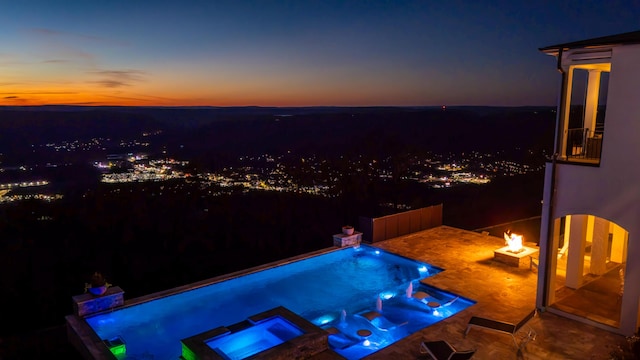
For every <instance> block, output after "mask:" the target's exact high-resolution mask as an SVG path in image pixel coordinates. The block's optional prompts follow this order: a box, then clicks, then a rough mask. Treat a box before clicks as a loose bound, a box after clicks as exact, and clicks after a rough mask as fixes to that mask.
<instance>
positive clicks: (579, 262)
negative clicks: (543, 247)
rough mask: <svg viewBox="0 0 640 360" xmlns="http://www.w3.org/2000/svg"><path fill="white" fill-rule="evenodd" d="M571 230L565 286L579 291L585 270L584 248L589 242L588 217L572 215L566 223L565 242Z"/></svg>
mask: <svg viewBox="0 0 640 360" xmlns="http://www.w3.org/2000/svg"><path fill="white" fill-rule="evenodd" d="M567 229H569V236H568V240H569V249H568V250H567V279H566V281H565V285H566V286H567V287H568V288H571V289H577V288H579V287H580V285H582V280H583V276H582V273H583V270H584V247H585V243H586V240H587V215H572V216H571V219H570V220H569V219H567V221H566V223H565V241H566V240H567Z"/></svg>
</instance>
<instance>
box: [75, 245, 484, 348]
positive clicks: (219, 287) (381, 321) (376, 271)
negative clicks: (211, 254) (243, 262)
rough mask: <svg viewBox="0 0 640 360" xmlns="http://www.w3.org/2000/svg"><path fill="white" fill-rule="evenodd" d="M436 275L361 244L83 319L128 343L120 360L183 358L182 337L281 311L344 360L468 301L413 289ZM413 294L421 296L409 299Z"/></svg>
mask: <svg viewBox="0 0 640 360" xmlns="http://www.w3.org/2000/svg"><path fill="white" fill-rule="evenodd" d="M440 271H442V269H439V268H436V267H433V266H431V265H429V264H425V263H422V262H418V261H414V260H412V259H408V258H405V257H401V256H398V255H395V254H392V253H389V252H385V251H383V250H380V249H377V248H375V247H371V246H367V245H361V246H359V247H355V248H343V249H339V250H336V251H330V252H327V253H324V254H321V255H317V256H313V257H309V258H306V259H302V260H298V261H294V262H289V263H285V264H282V265H280V266H275V267H271V268H269V269H266V270H262V271H258V272H254V273H250V274H247V275H243V276H240V277H235V278H232V279H229V280H226V281H222V282H217V283H214V284H211V285H206V286H203V287H199V288H196V289H192V290H188V291H184V292H180V293H177V294H174V295H170V296H166V297H161V298H158V299H155V300H151V301H148V302H144V303H140V304H137V305H133V306H128V307H124V308H121V309H118V310H115V311H112V312H108V313H104V314H99V315H95V316H92V317H88V318H87V319H86V321H87V322H88V323H89V325H90V326H91V328H93V330H94V331H95V332H96V333H97V334H98V336H99V337H100V338H101V339H111V338H115V337H118V336H119V337H121V338H122V339H123V340H124V341H125V342H126V350H127V354H126V356H125V357H124V358H126V359H134V358H153V359H176V358H178V357H180V355H181V344H180V340H181V339H185V338H188V337H191V336H193V335H195V334H199V333H202V332H204V331H207V330H210V329H213V328H216V327H219V326H228V325H232V324H235V323H238V322H241V321H243V320H245V319H247V318H248V317H250V316H252V315H254V314H258V313H261V312H264V311H266V310H269V309H273V308H275V307H277V306H284V307H286V308H288V309H289V310H291V311H293V312H295V313H297V314H298V315H300V316H301V317H303V318H305V319H307V320H309V321H311V322H312V323H314V324H315V325H318V326H320V327H323V328H325V329H330V330H331V331H334V332H335V334H334V335H331V336H330V339H329V340H330V341H329V342H330V345H331V346H332V348H333V349H334V350H335V351H337V352H338V353H340V354H342V355H343V356H345V357H347V358H349V359H359V358H362V357H364V356H366V355H368V354H371V353H373V352H375V351H377V350H379V349H381V348H383V347H385V346H388V345H390V344H392V343H393V342H395V341H398V340H399V339H402V338H404V337H406V336H407V335H409V334H412V333H414V332H416V331H418V330H420V329H423V328H425V327H427V326H429V325H431V324H433V323H435V322H437V321H440V320H442V319H444V318H446V317H448V316H451V315H453V314H455V313H457V312H459V311H461V310H463V309H465V308H467V307H468V306H470V305H472V304H473V302H472V301H470V300H468V299H463V298H459V297H456V296H455V294H450V293H446V292H442V291H439V290H437V289H434V288H426V287H424V285H420V284H419V282H418V280H420V279H423V278H425V277H428V276H431V275H434V274H436V273H438V272H440ZM407 289H409V291H407ZM418 292H420V293H421V294H426V298H423V299H421V300H419V299H417V298H414V297H413V296H411V295H412V294H416V293H418ZM407 295H410V296H409V297H407ZM429 302H432V303H435V302H437V303H439V304H441V305H447V306H441V307H440V308H437V309H435V310H434V309H433V308H431V307H429V306H428V305H427V303H429ZM380 308H381V309H380ZM376 309H378V310H380V311H379V313H381V314H380V315H381V316H378V318H377V319H373V320H370V319H369V318H371V316H368V314H367V313H368V312H370V311H372V310H376ZM358 330H369V331H370V332H371V335H369V336H364V337H363V336H360V335H358ZM362 333H363V332H360V334H362ZM342 340H344V341H342Z"/></svg>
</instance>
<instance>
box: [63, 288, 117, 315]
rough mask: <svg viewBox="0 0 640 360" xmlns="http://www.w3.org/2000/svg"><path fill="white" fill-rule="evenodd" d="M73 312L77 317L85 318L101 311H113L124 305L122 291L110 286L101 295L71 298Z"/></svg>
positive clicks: (87, 294) (84, 295) (83, 295)
mask: <svg viewBox="0 0 640 360" xmlns="http://www.w3.org/2000/svg"><path fill="white" fill-rule="evenodd" d="M72 300H73V312H74V313H75V314H76V315H78V316H87V315H91V314H93V313H97V312H100V311H103V310H108V309H113V308H114V307H116V306H121V305H123V304H124V291H123V290H122V289H121V288H120V287H119V286H111V287H109V288H108V289H107V292H105V293H104V294H103V295H100V296H95V295H92V294H89V293H86V294H82V295H76V296H74V297H72Z"/></svg>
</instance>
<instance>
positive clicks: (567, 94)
mask: <svg viewBox="0 0 640 360" xmlns="http://www.w3.org/2000/svg"><path fill="white" fill-rule="evenodd" d="M573 70H574V69H573V68H571V67H570V68H569V71H567V72H566V82H565V83H564V89H562V92H563V94H562V96H563V97H564V99H563V100H564V101H563V102H562V104H564V108H563V109H560V111H562V118H561V119H562V129H558V130H560V131H562V132H561V133H559V134H558V136H561V137H562V140H561V141H560V149H559V150H560V152H559V153H558V154H559V155H560V157H561V158H563V159H566V158H567V135H568V131H569V112H570V110H571V88H572V87H573Z"/></svg>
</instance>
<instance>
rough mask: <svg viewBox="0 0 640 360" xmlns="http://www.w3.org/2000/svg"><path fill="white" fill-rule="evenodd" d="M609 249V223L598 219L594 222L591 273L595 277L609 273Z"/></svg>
mask: <svg viewBox="0 0 640 360" xmlns="http://www.w3.org/2000/svg"><path fill="white" fill-rule="evenodd" d="M608 249H609V221H607V220H605V219H603V218H599V217H596V218H595V219H594V222H593V238H592V240H591V264H590V266H589V271H590V272H591V273H592V274H594V275H602V274H604V273H605V272H607V250H608Z"/></svg>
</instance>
